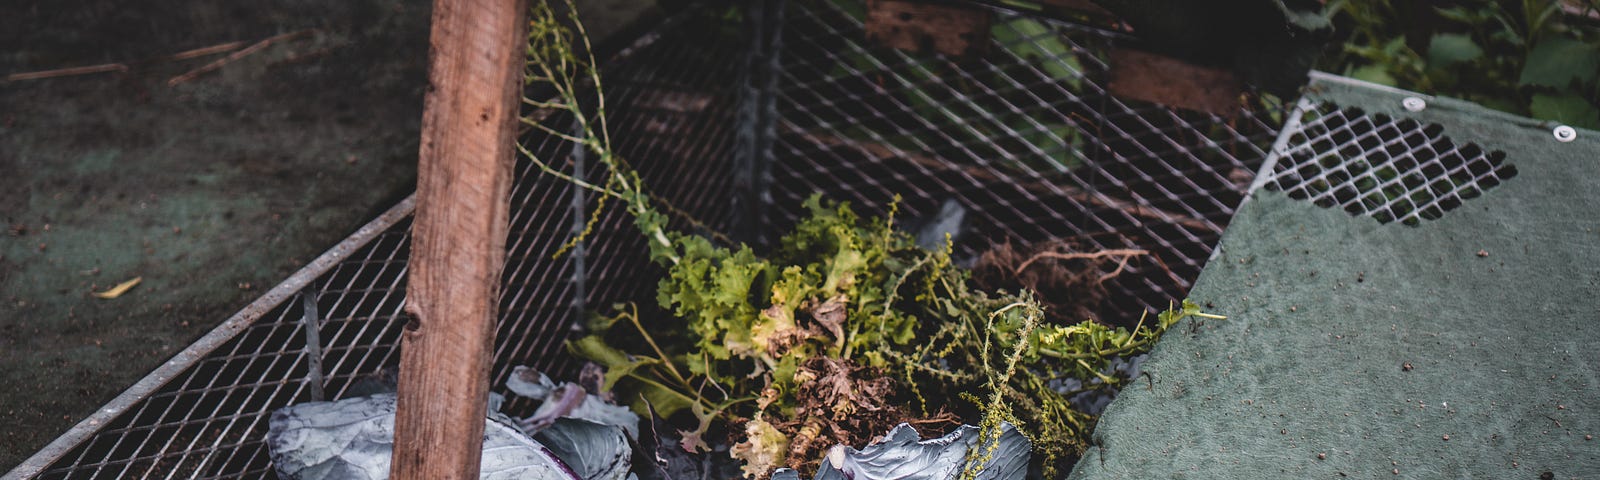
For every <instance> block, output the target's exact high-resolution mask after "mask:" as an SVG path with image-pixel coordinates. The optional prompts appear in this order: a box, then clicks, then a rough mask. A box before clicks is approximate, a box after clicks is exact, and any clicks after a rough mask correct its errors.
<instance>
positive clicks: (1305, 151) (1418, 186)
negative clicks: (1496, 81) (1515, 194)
mask: <svg viewBox="0 0 1600 480" xmlns="http://www.w3.org/2000/svg"><path fill="white" fill-rule="evenodd" d="M1299 112H1300V113H1299V115H1300V122H1301V123H1300V128H1299V129H1297V130H1294V131H1292V132H1285V134H1286V136H1287V137H1288V143H1286V144H1285V147H1284V149H1283V150H1282V151H1280V152H1278V153H1277V160H1276V162H1275V163H1274V165H1273V167H1272V173H1271V177H1270V178H1269V179H1268V180H1267V182H1266V184H1265V186H1266V188H1268V189H1271V190H1277V191H1281V192H1285V193H1286V194H1288V195H1289V197H1290V198H1295V199H1299V200H1309V201H1311V202H1313V203H1315V204H1317V205H1319V206H1321V207H1324V208H1339V209H1342V210H1344V211H1345V212H1349V213H1350V214H1351V215H1358V216H1359V215H1366V216H1369V217H1372V218H1375V219H1377V220H1378V221H1379V222H1381V223H1389V222H1394V221H1399V222H1400V223H1402V224H1405V225H1410V226H1417V225H1418V224H1420V223H1421V222H1422V221H1423V220H1436V219H1438V218H1439V217H1441V216H1443V215H1444V213H1445V212H1448V211H1450V210H1454V209H1456V208H1460V207H1461V205H1462V203H1463V202H1465V201H1467V200H1471V199H1473V198H1476V197H1478V196H1479V195H1482V194H1483V192H1484V191H1486V190H1489V189H1491V188H1494V187H1495V186H1498V185H1500V184H1501V183H1502V182H1504V181H1505V180H1507V179H1510V178H1512V177H1515V176H1517V167H1516V166H1515V165H1512V164H1511V163H1509V162H1507V161H1506V155H1505V152H1502V151H1499V150H1486V149H1484V148H1483V147H1480V146H1478V145H1477V144H1475V143H1472V142H1465V143H1458V142H1456V141H1455V140H1453V139H1451V138H1450V137H1448V136H1445V135H1444V127H1442V126H1440V125H1439V124H1436V123H1423V122H1419V121H1417V120H1414V119H1409V118H1395V117H1391V116H1388V115H1384V114H1372V115H1368V114H1366V113H1364V112H1362V111H1361V110H1360V109H1357V108H1347V109H1340V108H1338V107H1335V106H1333V105H1330V104H1320V105H1312V106H1309V107H1306V108H1302V109H1300V110H1299Z"/></svg>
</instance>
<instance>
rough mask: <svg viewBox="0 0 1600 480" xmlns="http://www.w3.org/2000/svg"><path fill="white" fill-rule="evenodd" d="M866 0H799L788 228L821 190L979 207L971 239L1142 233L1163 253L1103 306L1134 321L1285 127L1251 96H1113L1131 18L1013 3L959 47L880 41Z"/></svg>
mask: <svg viewBox="0 0 1600 480" xmlns="http://www.w3.org/2000/svg"><path fill="white" fill-rule="evenodd" d="M852 7H854V5H852V4H845V3H841V2H796V4H795V5H793V6H792V8H791V11H790V13H789V20H788V21H787V22H785V31H784V32H783V41H784V47H785V48H784V50H783V52H782V61H783V78H782V80H781V81H780V82H779V87H778V88H779V99H778V102H779V109H780V111H781V114H780V118H781V120H780V122H779V125H778V130H779V131H778V138H777V145H776V146H775V149H774V150H775V152H774V156H775V159H774V165H773V176H774V181H773V182H772V183H771V185H772V209H771V210H772V211H773V212H774V215H775V218H774V222H773V223H774V224H776V225H777V226H778V229H781V227H782V226H784V225H788V224H792V223H793V222H795V221H797V218H798V216H799V215H800V214H801V213H802V212H800V211H799V210H798V209H795V208H793V206H794V205H798V204H799V202H800V201H801V200H802V199H804V198H805V197H806V196H807V195H810V194H811V193H812V192H823V193H824V194H826V195H828V196H829V197H832V198H836V199H843V200H850V201H852V202H853V203H855V204H857V205H862V206H866V207H867V208H866V209H867V210H869V211H873V212H881V211H882V208H883V207H885V206H886V205H888V204H889V202H890V201H891V199H892V198H893V197H894V196H895V195H900V196H901V197H902V198H903V200H902V203H901V211H902V212H904V214H905V215H906V216H907V217H911V218H915V217H919V216H929V215H932V214H933V213H934V212H937V211H939V209H940V206H941V205H942V204H943V203H944V202H945V201H946V200H955V201H958V202H960V204H961V205H963V206H964V207H966V209H967V211H968V213H967V215H966V220H967V222H968V226H967V228H966V229H965V231H966V232H967V234H965V235H962V236H960V237H959V239H958V241H957V243H956V245H955V247H956V251H957V254H958V256H967V257H973V256H976V255H978V254H980V253H981V252H982V251H984V250H986V249H988V248H989V247H990V246H991V245H994V244H996V243H998V242H1007V241H1010V242H1015V243H1028V242H1035V241H1041V240H1047V239H1053V238H1063V239H1069V240H1075V241H1077V242H1078V243H1079V244H1081V245H1083V246H1084V247H1085V248H1129V247H1135V248H1144V249H1146V250H1149V251H1151V252H1153V253H1154V254H1155V255H1156V256H1157V259H1158V260H1159V261H1158V262H1145V263H1141V264H1139V265H1131V266H1130V267H1129V268H1128V270H1127V271H1125V272H1124V273H1123V274H1122V275H1120V276H1118V277H1116V278H1114V279H1112V280H1111V281H1110V285H1108V291H1109V293H1110V297H1111V298H1112V299H1114V300H1113V304H1111V305H1107V306H1105V307H1104V309H1103V311H1101V312H1100V313H1101V318H1103V319H1105V320H1109V321H1130V322H1131V320H1136V319H1137V317H1138V315H1139V313H1140V312H1143V311H1145V310H1147V309H1157V308H1161V309H1164V308H1165V307H1166V306H1167V305H1168V302H1170V301H1173V300H1175V299H1180V298H1182V297H1183V296H1184V294H1185V293H1186V292H1187V291H1188V288H1189V286H1190V283H1191V282H1192V281H1193V280H1194V278H1195V277H1196V276H1197V275H1198V274H1199V271H1200V267H1201V266H1203V265H1204V264H1205V261H1206V259H1207V257H1208V256H1209V255H1210V252H1211V248H1212V247H1213V246H1214V245H1215V244H1216V241H1217V239H1218V238H1219V236H1220V234H1221V232H1222V229H1223V227H1224V226H1226V225H1227V223H1228V219H1229V218H1231V217H1232V215H1233V210H1234V207H1235V206H1236V205H1238V203H1239V201H1240V200H1241V199H1242V194H1243V192H1244V191H1245V190H1246V188H1247V187H1248V186H1249V184H1250V183H1251V181H1252V180H1253V178H1254V173H1253V172H1255V171H1256V169H1257V168H1258V167H1259V166H1260V164H1261V161H1262V159H1263V158H1265V156H1266V154H1265V148H1266V146H1268V145H1270V144H1271V143H1272V139H1273V138H1274V136H1275V135H1276V128H1275V127H1274V124H1275V122H1274V121H1273V120H1272V119H1271V118H1269V117H1270V116H1262V115H1260V114H1258V113H1256V112H1252V111H1249V110H1242V111H1240V112H1239V113H1238V114H1237V115H1236V116H1234V117H1232V118H1223V117H1218V116H1214V115H1208V114H1200V113H1195V112H1189V111H1180V110H1173V109H1170V108H1167V107H1163V106H1160V105H1155V104H1150V103H1145V102H1139V101H1134V100H1125V99H1120V98H1117V97H1113V96H1111V95H1110V94H1109V93H1108V92H1107V91H1106V90H1105V87H1104V85H1105V82H1106V78H1107V69H1108V65H1107V60H1106V58H1107V55H1108V51H1109V49H1110V48H1111V47H1112V46H1113V45H1114V44H1115V43H1116V42H1117V41H1118V40H1119V37H1118V36H1117V35H1115V34H1110V33H1107V32H1103V31H1098V30H1092V29H1086V28H1083V27H1077V26H1074V25H1071V24H1064V23H1057V22H1052V21H1048V20H1042V19H1038V18H1034V17H1029V16H1025V15H1020V14H1014V13H1010V12H1006V11H997V15H998V16H997V18H996V21H995V23H994V27H993V36H994V39H995V42H996V43H997V45H995V46H994V47H995V48H991V49H990V53H989V54H987V55H984V56H983V57H981V58H975V59H954V58H949V57H945V56H942V55H936V54H914V53H906V52H903V51H899V50H893V49H886V48H883V47H876V46H872V45H870V44H867V43H865V42H864V41H863V40H862V39H863V38H864V34H863V32H862V25H861V22H860V19H861V18H862V13H861V11H860V10H859V8H858V7H857V8H852ZM1263 111H1271V110H1270V109H1263ZM780 231H781V230H780Z"/></svg>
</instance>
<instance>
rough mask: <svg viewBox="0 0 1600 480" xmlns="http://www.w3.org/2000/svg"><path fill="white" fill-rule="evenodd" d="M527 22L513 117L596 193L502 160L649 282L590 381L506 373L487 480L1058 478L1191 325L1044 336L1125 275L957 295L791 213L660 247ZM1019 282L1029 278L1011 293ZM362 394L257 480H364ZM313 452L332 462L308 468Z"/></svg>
mask: <svg viewBox="0 0 1600 480" xmlns="http://www.w3.org/2000/svg"><path fill="white" fill-rule="evenodd" d="M535 3H537V4H539V5H538V6H536V7H535V12H534V16H533V21H532V24H531V28H530V37H529V47H528V54H529V59H528V63H527V66H528V71H527V77H528V79H529V82H530V83H537V84H542V85H546V86H548V87H549V88H551V89H553V90H554V91H555V95H554V98H552V99H551V100H548V101H537V100H532V99H525V100H524V103H526V104H528V105H529V106H531V107H533V108H534V109H535V110H538V111H539V112H537V113H536V114H535V115H539V116H538V117H537V118H535V117H529V118H525V119H524V120H523V123H524V124H525V125H527V126H529V127H531V128H535V129H539V130H542V131H544V132H545V133H547V134H549V135H553V136H557V137H559V138H563V139H566V140H568V141H571V142H574V143H576V144H578V145H581V146H582V147H583V148H585V149H587V150H588V151H589V152H591V153H592V154H593V158H596V159H597V160H598V163H599V165H600V166H601V169H602V171H600V172H597V174H596V175H591V176H590V178H599V179H600V180H597V181H590V180H587V179H585V178H576V177H573V176H571V175H568V174H566V173H564V172H562V171H561V170H560V168H558V166H557V165H553V164H551V163H549V162H547V161H545V160H544V159H540V158H538V157H537V156H536V155H534V154H533V153H532V152H531V151H529V150H527V149H526V148H523V149H521V151H522V153H523V155H525V156H527V157H528V158H529V159H530V160H531V161H532V162H534V163H535V164H536V165H538V166H539V167H540V168H541V169H542V170H543V171H544V172H545V173H546V174H547V175H551V176H554V177H557V178H559V179H561V180H563V181H566V182H569V183H571V184H573V185H575V186H577V187H580V188H584V189H587V190H588V191H591V192H593V193H594V194H596V196H597V198H599V199H600V202H601V207H602V208H596V209H594V211H593V215H594V217H592V218H591V219H590V223H589V224H590V226H593V225H594V223H595V222H596V221H597V220H598V218H599V216H600V215H601V212H602V209H603V208H605V207H607V206H609V207H610V208H621V209H624V210H625V211H626V212H627V213H628V214H629V215H630V216H631V217H632V218H633V219H634V224H635V226H636V227H637V228H638V230H639V233H640V234H642V235H643V237H644V239H645V241H646V243H647V244H648V248H649V258H650V260H651V261H652V262H654V263H656V264H657V265H659V266H660V267H662V268H663V269H664V270H665V272H666V275H665V276H664V278H663V279H662V280H661V281H660V283H659V285H658V288H657V291H656V302H657V304H658V306H659V307H660V308H659V310H657V309H652V308H641V307H640V306H638V305H631V304H622V305H615V306H612V307H611V308H609V309H607V310H606V311H602V312H596V313H595V314H594V315H592V316H591V318H590V319H589V320H588V321H587V322H586V324H585V325H584V328H585V333H584V334H582V335H580V336H579V337H578V338H577V339H576V340H573V341H571V342H570V343H569V344H568V349H569V350H570V351H571V352H572V353H573V354H574V355H576V356H578V357H581V358H583V359H586V360H588V361H589V362H591V364H590V366H588V367H587V368H586V369H585V372H586V374H585V375H584V378H583V379H580V380H579V381H578V382H575V383H569V384H560V385H558V384H556V383H554V382H552V381H551V380H550V379H549V378H547V377H545V376H544V375H543V374H540V373H538V372H535V371H532V370H527V369H521V370H519V371H517V372H516V373H515V374H514V375H513V376H512V377H513V378H512V379H511V381H510V382H509V384H508V385H506V387H507V388H508V389H509V390H511V391H512V392H514V393H516V394H518V395H522V396H526V397H530V398H534V399H538V400H542V401H543V404H542V405H541V406H540V408H539V409H538V411H537V412H535V413H534V415H533V416H531V417H528V418H524V419H514V418H510V417H507V416H505V415H503V414H499V413H496V412H497V410H498V408H496V407H497V403H498V402H495V403H496V405H491V408H490V409H489V410H490V411H491V412H492V413H491V415H490V419H489V420H488V421H489V428H487V431H489V432H490V433H491V434H492V435H491V437H492V438H490V440H492V442H490V443H493V444H494V445H496V446H497V447H496V448H498V450H493V451H491V450H490V449H489V448H490V446H489V445H487V444H486V447H485V448H486V450H485V453H484V475H485V476H486V477H491V476H496V475H500V476H511V477H516V476H518V475H523V476H526V475H533V478H585V479H589V478H616V479H619V480H620V479H621V478H625V477H626V476H627V475H629V474H630V472H631V474H634V475H639V477H640V478H646V479H649V478H681V477H694V478H705V477H707V476H710V477H719V478H720V477H722V476H726V475H739V474H742V475H743V476H744V477H746V478H752V479H767V478H778V479H785V480H789V479H794V480H798V479H799V478H802V477H809V478H817V479H834V478H839V479H843V478H849V479H863V480H864V479H880V478H926V479H932V480H947V479H954V478H957V477H960V478H962V479H996V480H999V479H1013V478H1021V477H1022V476H1024V475H1026V474H1027V473H1028V472H1029V471H1030V470H1031V471H1033V472H1035V473H1036V474H1039V475H1043V476H1045V477H1052V478H1053V477H1058V476H1059V475H1060V474H1061V473H1064V472H1065V471H1066V469H1067V468H1068V467H1069V466H1070V462H1071V461H1073V460H1074V459H1075V458H1076V457H1077V456H1078V455H1079V454H1080V453H1081V452H1082V450H1083V449H1084V448H1086V446H1087V437H1088V434H1089V431H1090V429H1091V428H1092V426H1093V422H1094V416H1093V415H1091V414H1090V413H1086V412H1084V411H1082V410H1081V409H1079V408H1075V407H1074V398H1081V397H1082V396H1083V395H1085V394H1092V393H1096V392H1100V393H1105V394H1109V393H1110V392H1114V391H1115V389H1117V388H1119V387H1120V386H1121V385H1122V384H1124V383H1126V382H1127V381H1129V377H1130V376H1132V375H1135V374H1134V373H1133V372H1132V370H1133V369H1132V368H1128V365H1129V364H1128V363H1126V362H1125V361H1124V360H1125V359H1128V358H1130V357H1133V356H1135V355H1139V354H1141V353H1143V352H1145V351H1147V350H1148V349H1149V348H1150V347H1151V346H1152V345H1153V344H1154V342H1155V341H1156V339H1157V338H1158V337H1159V336H1160V335H1161V334H1162V333H1163V332H1164V331H1166V330H1167V329H1168V328H1170V327H1171V326H1172V325H1173V324H1175V323H1177V322H1178V321H1179V320H1181V319H1183V318H1185V317H1188V316H1206V317H1211V316H1210V315H1206V314H1203V313H1200V312H1199V310H1198V308H1197V307H1196V306H1194V305H1192V304H1189V303H1187V302H1185V303H1184V304H1183V305H1182V306H1181V307H1178V308H1176V309H1174V310H1172V311H1168V312H1166V313H1162V314H1160V315H1158V316H1157V317H1156V318H1154V319H1140V321H1139V323H1138V325H1137V326H1135V327H1134V328H1133V329H1132V330H1131V331H1130V330H1128V329H1126V328H1112V327H1109V326H1107V325H1104V324H1101V323H1096V322H1093V321H1082V322H1081V323H1067V322H1061V321H1058V320H1055V319H1050V318H1049V317H1047V316H1046V310H1047V307H1046V306H1045V305H1046V304H1045V303H1042V302H1041V301H1040V300H1039V299H1037V298H1036V296H1035V295H1036V294H1035V293H1034V292H1035V289H1036V288H1041V286H1049V287H1050V288H1049V292H1050V293H1051V294H1052V295H1053V296H1061V295H1063V294H1070V293H1071V292H1070V291H1068V290H1070V289H1072V288H1075V287H1078V286H1082V287H1083V291H1084V292H1085V295H1099V294H1100V293H1101V292H1103V291H1100V290H1095V289H1094V287H1095V286H1096V285H1097V282H1098V281H1103V280H1104V279H1105V278H1109V277H1110V276H1114V275H1116V274H1117V273H1118V272H1120V271H1121V270H1122V267H1123V266H1125V265H1126V263H1127V262H1128V261H1129V258H1130V257H1131V256H1137V255H1139V254H1143V252H1140V251H1127V252H1122V251H1117V252H1073V251H1070V249H1069V248H1067V247H1065V246H1064V245H1065V244H1061V243H1059V242H1057V243H1051V244H1049V245H1047V248H1032V249H1029V250H1028V251H1030V252H1031V253H1028V254H1026V255H1025V254H1023V253H1021V252H1022V250H1012V249H1011V247H1010V246H1006V247H1004V250H1003V251H998V250H997V251H996V252H991V255H989V258H987V260H985V261H982V262H980V266H985V267H984V268H983V269H984V270H985V271H986V272H987V273H985V278H982V279H974V278H973V277H974V274H973V272H972V271H970V270H967V269H965V268H962V267H960V266H958V264H957V263H958V262H955V261H954V260H952V258H951V248H950V242H949V240H948V237H946V238H944V239H943V241H937V240H940V239H934V240H936V241H934V242H929V241H927V239H922V240H923V241H922V242H920V243H921V244H922V245H930V244H931V245H935V246H937V247H936V248H932V249H929V248H924V247H922V246H919V241H918V240H919V239H916V238H913V237H912V236H911V235H909V234H906V233H903V232H902V231H901V230H899V229H897V224H896V208H895V206H894V205H891V206H890V208H889V209H888V214H887V215H885V216H883V217H875V218H867V217H863V216H861V215H858V214H857V213H856V212H855V211H854V210H853V209H852V208H851V207H850V205H848V204H844V203H837V202H831V201H828V200H825V199H823V198H820V197H818V196H813V197H811V198H810V199H809V200H807V201H806V202H805V203H804V205H803V207H804V208H805V210H806V211H807V212H808V215H806V216H805V217H804V218H803V219H802V220H801V221H800V222H799V223H798V224H797V225H795V226H794V228H793V230H791V231H788V232H786V233H785V234H783V235H782V236H781V239H780V241H779V242H778V243H777V245H776V246H775V247H774V248H772V249H771V250H770V251H764V252H757V251H756V250H754V249H752V248H750V247H748V246H744V245H736V244H731V243H729V242H726V241H716V240H713V239H711V238H707V237H706V236H702V235H696V234H691V233H686V232H679V231H674V230H673V229H671V228H670V227H669V213H671V214H672V215H678V216H682V215H683V214H682V213H681V212H680V211H678V210H677V209H674V208H672V207H671V206H670V205H667V204H665V202H663V201H661V200H660V199H658V198H657V197H656V196H655V195H652V194H651V193H650V190H649V189H648V187H647V186H646V185H644V184H643V183H642V182H641V180H640V176H639V175H638V174H637V173H636V172H635V171H634V170H633V169H631V168H630V166H629V165H628V164H627V162H626V161H625V160H624V159H622V158H620V157H619V156H617V155H616V153H615V152H614V150H613V149H612V148H611V142H610V139H609V137H608V134H607V131H606V125H605V114H604V101H605V96H604V93H603V90H602V89H601V81H600V75H599V72H598V69H597V68H596V66H595V63H594V60H593V58H592V57H591V56H589V54H588V51H589V46H588V44H587V38H586V37H585V35H584V34H583V31H582V24H581V23H579V22H578V21H577V19H576V18H575V17H571V18H568V19H566V20H567V21H563V19H560V18H558V15H557V14H556V13H555V12H554V11H552V10H551V9H550V7H549V6H548V5H546V4H545V2H535ZM568 25H572V27H568ZM552 110H554V111H565V112H567V113H570V114H572V116H573V118H574V119H576V123H577V125H578V127H579V128H578V129H577V130H578V131H577V133H576V134H574V133H573V132H563V131H557V130H554V129H551V128H550V127H548V126H546V125H544V124H543V123H541V122H540V121H539V120H538V119H539V118H544V116H545V115H547V114H548V113H549V112H550V111H552ZM687 220H690V223H693V224H699V222H694V221H693V219H687ZM587 235H588V232H587V231H585V232H584V234H583V235H578V236H576V237H575V238H573V239H572V242H573V243H570V244H569V246H571V245H575V244H576V242H580V241H583V239H584V237H585V236H587ZM562 250H563V251H564V250H566V249H562ZM561 254H562V253H560V252H558V253H557V255H561ZM1036 263H1037V264H1039V265H1041V267H1043V268H1033V269H1031V270H1030V266H1032V265H1034V264H1036ZM1006 272H1012V273H1013V274H1019V273H1021V272H1033V273H1031V274H1030V275H1028V276H1019V275H1012V276H1011V277H1007V276H1006ZM1039 272H1058V273H1059V274H1058V275H1057V276H1056V277H1054V278H1050V277H1048V276H1046V277H1041V276H1040V275H1041V274H1040V273H1039ZM1061 272H1065V273H1061ZM997 275H998V276H999V277H1000V279H999V280H996V279H995V278H992V277H996V276H997ZM1062 275H1065V276H1066V277H1070V278H1066V277H1063V276H1062ZM1013 277H1014V278H1013ZM980 280H981V281H980ZM977 285H984V286H987V287H990V288H979V287H978V286H977ZM995 285H1001V286H1010V287H1011V289H1010V290H1005V289H996V288H993V286H995ZM1050 304H1051V305H1071V304H1072V303H1070V302H1066V301H1064V299H1060V298H1057V299H1053V300H1052V301H1051V302H1050ZM1065 310H1070V309H1065ZM652 312H663V313H659V314H653V313H652ZM1067 313H1068V314H1073V315H1076V314H1078V313H1080V312H1077V311H1072V312H1067ZM646 317H648V318H646ZM1057 318H1059V317H1057ZM1078 318H1082V317H1078ZM1146 320H1149V321H1148V322H1147V321H1146ZM1114 365H1118V366H1114ZM384 395H385V394H380V395H378V396H374V397H367V398H361V399H350V400H344V401H341V402H334V403H320V404H305V405H298V406H295V407H291V408H289V409H285V410H283V411H280V412H277V413H275V414H274V417H273V422H272V430H273V433H272V435H271V437H272V438H271V439H270V440H269V443H271V444H272V445H273V455H274V463H275V464H277V465H278V466H279V471H280V472H281V473H284V472H288V470H289V469H293V470H294V473H285V475H286V476H288V477H290V478H324V477H319V476H317V475H314V474H308V473H304V472H328V471H335V470H339V471H358V470H359V471H363V472H373V473H374V474H375V476H374V477H373V478H379V476H376V474H378V473H381V472H387V467H388V465H387V461H388V460H387V456H385V455H383V452H385V451H386V450H385V448H387V447H386V445H388V444H387V443H385V442H386V441H388V439H389V438H392V415H393V405H392V396H384ZM497 398H498V397H497ZM341 415H342V416H343V417H344V418H340V416H341ZM352 418H359V419H360V420H359V421H355V420H352ZM386 433H387V434H388V435H390V436H389V437H385V434H386ZM941 435H942V437H941ZM925 437H939V438H935V439H933V440H923V438H925ZM328 445H345V446H347V447H346V448H345V450H343V451H340V452H334V453H330V452H329V450H328V447H327V446H328ZM349 445H360V446H361V447H360V448H351V447H348V446H349ZM350 452H355V453H350ZM374 452H376V453H374ZM562 452H569V454H568V455H562ZM571 452H578V453H571ZM583 452H594V453H590V454H582V453H583ZM507 456H509V457H507ZM569 457H570V458H569ZM630 459H631V460H630ZM519 462H522V463H519ZM630 463H631V465H630ZM352 465H360V466H359V467H352ZM491 465H493V467H492V468H491ZM716 465H721V467H718V466H716ZM541 472H542V473H541Z"/></svg>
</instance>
